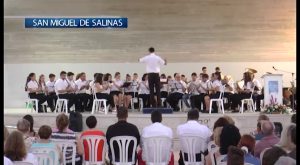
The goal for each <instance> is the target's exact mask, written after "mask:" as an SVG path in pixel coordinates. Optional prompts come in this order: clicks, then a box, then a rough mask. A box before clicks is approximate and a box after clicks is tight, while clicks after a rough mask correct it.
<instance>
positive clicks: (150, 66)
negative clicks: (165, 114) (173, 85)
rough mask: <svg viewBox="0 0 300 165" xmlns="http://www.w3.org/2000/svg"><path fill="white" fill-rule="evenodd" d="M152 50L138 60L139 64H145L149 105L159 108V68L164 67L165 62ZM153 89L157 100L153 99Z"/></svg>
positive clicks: (151, 48)
mask: <svg viewBox="0 0 300 165" xmlns="http://www.w3.org/2000/svg"><path fill="white" fill-rule="evenodd" d="M154 51H155V50H154V48H153V47H150V48H149V53H150V54H149V55H146V56H145V57H143V58H140V60H139V62H141V63H145V64H146V72H147V74H148V83H149V89H150V105H151V106H152V107H157V106H161V100H160V76H159V72H160V67H161V66H162V65H166V64H167V61H166V60H165V59H164V60H163V59H162V58H161V57H160V56H158V55H156V54H155V53H154ZM154 88H155V93H156V97H157V100H156V101H155V99H154Z"/></svg>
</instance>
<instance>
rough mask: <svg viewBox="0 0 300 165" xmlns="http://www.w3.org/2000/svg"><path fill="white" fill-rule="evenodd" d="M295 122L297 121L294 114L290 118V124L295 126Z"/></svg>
mask: <svg viewBox="0 0 300 165" xmlns="http://www.w3.org/2000/svg"><path fill="white" fill-rule="evenodd" d="M296 120H297V118H296V114H293V115H292V117H291V122H292V123H294V124H296Z"/></svg>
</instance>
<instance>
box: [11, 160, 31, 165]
mask: <svg viewBox="0 0 300 165" xmlns="http://www.w3.org/2000/svg"><path fill="white" fill-rule="evenodd" d="M13 163H14V165H33V164H32V163H30V162H24V161H14V162H13Z"/></svg>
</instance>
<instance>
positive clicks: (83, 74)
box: [79, 72, 86, 81]
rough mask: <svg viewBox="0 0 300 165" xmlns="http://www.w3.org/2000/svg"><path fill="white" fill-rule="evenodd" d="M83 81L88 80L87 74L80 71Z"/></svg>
mask: <svg viewBox="0 0 300 165" xmlns="http://www.w3.org/2000/svg"><path fill="white" fill-rule="evenodd" d="M79 78H80V79H81V80H82V81H85V80H86V74H85V73H84V72H81V73H80V77H79Z"/></svg>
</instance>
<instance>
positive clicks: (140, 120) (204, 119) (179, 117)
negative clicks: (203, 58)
mask: <svg viewBox="0 0 300 165" xmlns="http://www.w3.org/2000/svg"><path fill="white" fill-rule="evenodd" d="M28 113H30V109H12V108H9V109H4V124H5V125H7V126H16V123H17V121H18V120H19V119H21V118H22V117H23V116H24V115H25V114H28ZM31 115H32V116H33V117H34V127H35V128H39V127H40V126H41V125H44V124H46V125H50V126H52V127H53V126H55V118H56V116H57V114H56V113H49V112H48V113H31ZM89 115H91V114H90V113H88V112H85V113H82V116H83V129H84V130H85V129H86V124H85V120H86V118H87V117H88V116H89ZM94 115H95V116H96V117H97V119H98V123H97V128H98V129H100V130H102V131H106V130H107V128H108V126H109V125H111V124H113V123H115V122H117V118H116V115H115V114H112V113H108V114H107V115H105V114H101V113H99V114H98V113H97V114H94ZM225 115H228V116H231V117H232V118H233V120H234V121H235V125H236V126H237V127H238V128H239V129H240V133H241V134H246V133H250V132H252V131H254V130H255V129H256V124H257V118H258V116H259V113H258V112H255V113H253V112H252V113H250V112H244V114H240V113H231V112H226V111H225ZM150 116H151V115H150V114H143V113H142V112H129V116H128V122H130V123H133V124H135V125H136V126H137V127H138V129H139V131H140V132H141V131H142V129H143V128H144V127H145V126H147V125H150V124H151V120H150ZM221 116H223V114H220V113H219V114H207V113H204V114H202V113H200V118H199V122H200V123H202V124H205V125H207V126H208V127H209V128H211V129H212V127H213V124H214V122H215V121H216V120H217V119H218V118H219V117H221ZM268 116H269V117H270V119H271V121H273V122H281V123H282V124H283V126H285V125H287V124H289V123H290V122H291V114H271V115H268ZM186 120H187V113H186V112H174V113H173V114H163V121H162V123H163V124H165V125H167V126H169V127H170V128H171V129H172V130H173V136H174V149H175V150H177V149H178V147H179V146H178V138H177V136H176V128H177V126H178V125H179V124H182V123H185V122H186ZM36 131H37V130H36Z"/></svg>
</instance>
